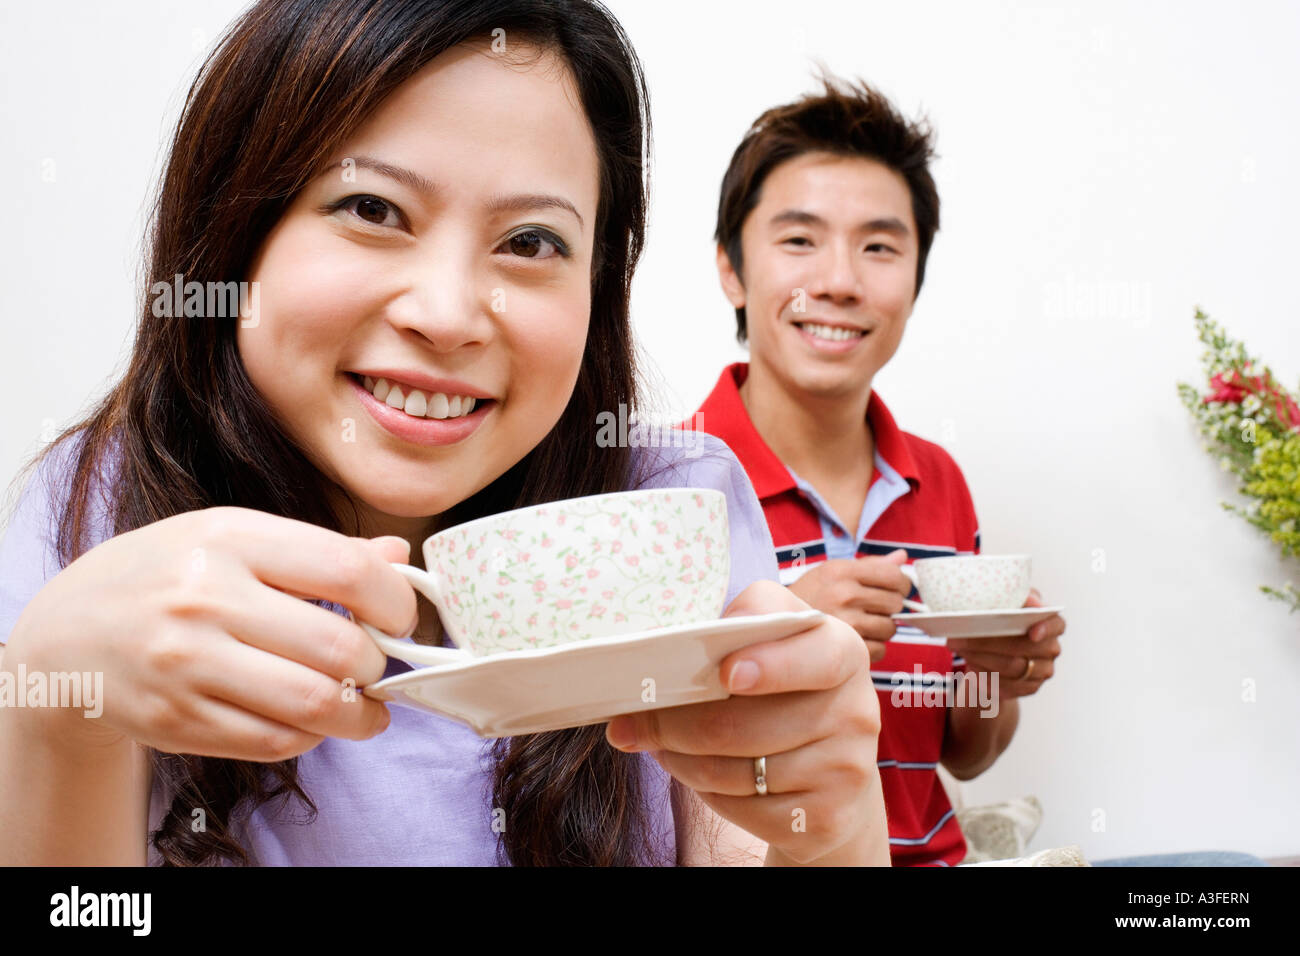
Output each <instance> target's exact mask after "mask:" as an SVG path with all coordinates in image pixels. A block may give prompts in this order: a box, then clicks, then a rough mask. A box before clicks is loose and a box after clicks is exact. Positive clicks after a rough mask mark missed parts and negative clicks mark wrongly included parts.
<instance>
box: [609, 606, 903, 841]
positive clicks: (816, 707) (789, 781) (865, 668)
mask: <svg viewBox="0 0 1300 956" xmlns="http://www.w3.org/2000/svg"><path fill="white" fill-rule="evenodd" d="M806 609H807V605H806V604H805V603H804V602H803V601H801V600H800V599H799V598H797V597H795V596H794V595H793V594H791V593H790V592H789V591H788V590H787V589H785V588H783V587H781V586H780V585H778V584H775V583H773V582H771V581H758V582H755V583H754V584H752V585H751V586H750V587H748V588H746V589H745V591H744V592H742V593H741V594H740V595H739V596H737V597H736V599H735V600H734V601H733V602H732V603H731V605H730V606H729V607H728V608H727V610H726V612H725V615H724V616H726V617H731V616H734V615H748V614H768V613H773V612H777V611H801V610H806ZM721 677H722V682H723V684H724V686H727V687H729V688H730V689H731V692H732V695H733V696H731V697H729V698H727V699H726V700H719V701H709V702H706V703H702V704H690V705H687V706H683V707H672V708H665V709H662V710H651V711H642V712H639V713H636V714H627V715H624V716H622V717H618V718H616V719H615V720H612V721H610V724H609V726H608V728H607V729H606V735H607V738H608V739H609V741H610V743H611V744H612V745H613V746H616V747H618V749H620V750H625V751H637V750H647V751H651V752H652V753H653V755H654V757H655V759H656V760H658V761H659V763H660V765H661V766H662V767H663V768H664V769H665V770H666V771H668V773H670V774H672V776H673V777H675V778H676V779H678V780H679V781H681V782H682V783H683V784H685V785H686V786H688V787H690V788H691V789H692V790H694V791H696V792H697V793H698V794H699V796H700V799H701V800H703V801H704V802H705V803H706V804H708V805H709V806H710V807H712V808H713V809H714V810H715V811H716V812H717V813H718V814H719V815H720V816H722V817H724V818H726V819H727V820H730V821H732V822H733V823H736V824H737V825H738V826H740V827H742V828H744V829H745V830H746V831H748V832H749V833H752V834H754V835H755V836H757V837H759V838H760V839H763V840H765V841H767V844H768V847H769V850H768V862H769V863H799V864H807V863H875V864H881V865H888V863H889V837H888V831H887V828H886V825H885V815H884V803H883V799H882V796H881V790H880V778H879V775H878V773H877V770H876V741H877V737H878V735H879V733H880V709H879V703H878V701H877V698H876V692H875V689H874V688H873V686H872V683H871V674H870V671H869V661H868V653H867V648H866V645H865V644H864V643H863V641H862V638H861V636H859V634H858V633H857V632H856V631H855V630H854V629H853V628H852V627H850V626H849V625H848V624H845V623H844V622H843V621H840V620H838V619H836V618H834V617H831V616H827V618H826V619H825V620H824V621H823V622H822V623H821V624H819V625H817V626H816V627H814V628H811V629H809V630H807V631H804V632H803V633H801V634H796V635H793V636H791V637H787V638H783V639H781V640H777V641H767V642H765V643H762V644H755V645H752V646H750V647H747V648H744V649H743V650H740V651H737V652H735V653H734V654H731V655H730V656H728V657H727V658H726V659H724V660H723V662H722V666H721ZM756 757H765V758H766V770H767V775H766V780H767V794H766V795H762V796H760V795H759V794H758V792H757V790H756V787H755V766H754V764H755V758H756Z"/></svg>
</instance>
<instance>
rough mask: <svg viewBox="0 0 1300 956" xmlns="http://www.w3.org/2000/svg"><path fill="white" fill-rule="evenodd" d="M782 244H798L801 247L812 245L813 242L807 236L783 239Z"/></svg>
mask: <svg viewBox="0 0 1300 956" xmlns="http://www.w3.org/2000/svg"><path fill="white" fill-rule="evenodd" d="M782 242H794V243H798V244H799V245H801V246H810V245H812V240H810V239H809V238H808V237H807V236H791V237H790V238H789V239H783V240H782Z"/></svg>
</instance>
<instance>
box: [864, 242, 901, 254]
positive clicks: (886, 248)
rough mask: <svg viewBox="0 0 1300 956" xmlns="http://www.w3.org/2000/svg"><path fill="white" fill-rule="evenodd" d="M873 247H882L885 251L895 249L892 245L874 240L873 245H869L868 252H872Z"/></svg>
mask: <svg viewBox="0 0 1300 956" xmlns="http://www.w3.org/2000/svg"><path fill="white" fill-rule="evenodd" d="M873 249H880V250H883V251H885V252H894V251H895V250H894V248H893V247H892V246H887V245H885V244H884V243H880V242H873V243H872V244H871V245H869V246H867V252H871V251H872V250H873Z"/></svg>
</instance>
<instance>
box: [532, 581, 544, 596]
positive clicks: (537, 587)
mask: <svg viewBox="0 0 1300 956" xmlns="http://www.w3.org/2000/svg"><path fill="white" fill-rule="evenodd" d="M533 590H534V591H535V592H537V593H538V594H541V593H542V592H543V591H545V590H546V582H545V581H543V580H542V579H541V578H538V579H537V580H536V581H534V582H533Z"/></svg>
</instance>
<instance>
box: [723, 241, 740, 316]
mask: <svg viewBox="0 0 1300 956" xmlns="http://www.w3.org/2000/svg"><path fill="white" fill-rule="evenodd" d="M718 281H719V282H720V283H722V291H723V292H724V293H725V294H726V296H727V301H728V302H730V303H731V307H732V308H733V309H743V308H744V307H745V286H744V284H743V283H742V282H741V281H740V276H739V275H737V273H736V270H735V269H733V268H732V266H731V257H730V256H729V255H727V250H726V249H724V248H722V243H718Z"/></svg>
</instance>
